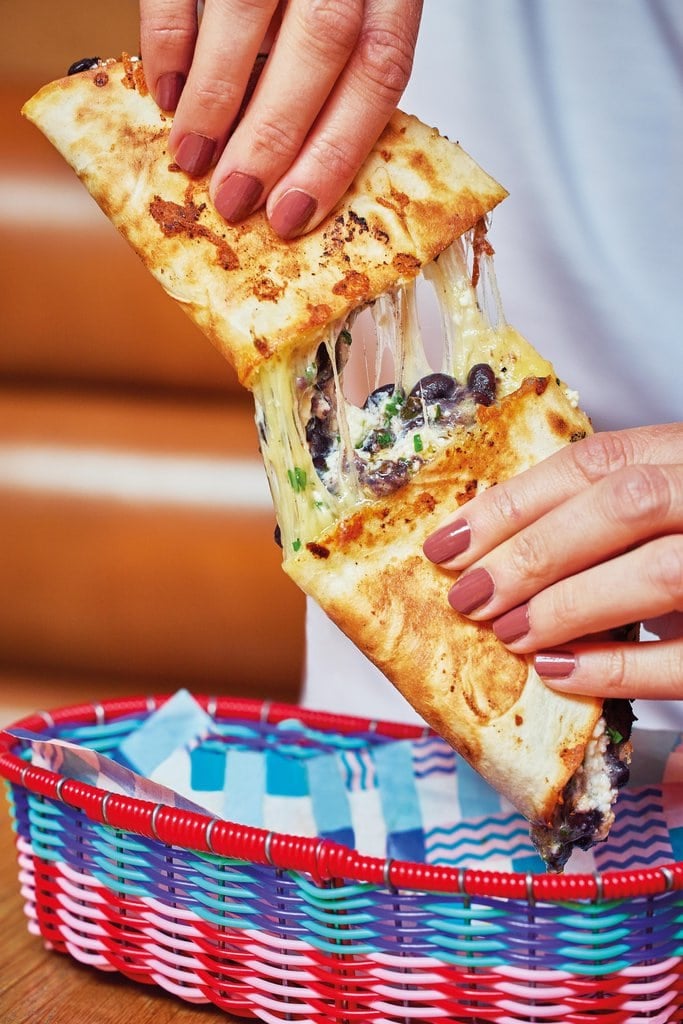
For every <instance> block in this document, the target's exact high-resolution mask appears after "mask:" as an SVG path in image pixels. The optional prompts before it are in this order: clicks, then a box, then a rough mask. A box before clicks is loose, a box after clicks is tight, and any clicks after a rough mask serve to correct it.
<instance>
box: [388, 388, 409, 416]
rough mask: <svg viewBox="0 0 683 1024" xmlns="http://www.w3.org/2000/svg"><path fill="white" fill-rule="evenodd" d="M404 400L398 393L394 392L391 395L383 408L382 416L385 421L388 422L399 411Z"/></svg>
mask: <svg viewBox="0 0 683 1024" xmlns="http://www.w3.org/2000/svg"><path fill="white" fill-rule="evenodd" d="M404 402H405V398H404V397H403V395H402V394H401V392H400V391H394V393H393V395H392V396H391V398H390V399H389V401H388V402H387V404H386V405H385V406H384V415H385V417H386V419H387V420H390V419H391V418H392V416H395V415H396V414H397V412H398V410H399V406H401V405H403V403H404Z"/></svg>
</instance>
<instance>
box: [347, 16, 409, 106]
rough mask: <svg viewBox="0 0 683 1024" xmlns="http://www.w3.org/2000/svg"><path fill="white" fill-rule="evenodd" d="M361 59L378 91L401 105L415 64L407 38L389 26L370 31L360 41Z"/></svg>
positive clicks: (363, 69) (368, 77) (364, 72)
mask: <svg viewBox="0 0 683 1024" xmlns="http://www.w3.org/2000/svg"><path fill="white" fill-rule="evenodd" d="M358 59H359V62H360V68H361V73H362V75H363V77H364V78H365V79H366V80H368V81H369V82H371V83H372V85H373V88H374V90H375V91H376V92H378V93H379V94H380V95H381V96H383V97H384V98H385V99H387V100H388V101H390V102H392V103H395V102H398V100H399V99H400V97H401V94H402V93H403V90H404V89H405V87H406V85H407V84H408V79H409V78H410V72H411V70H412V65H413V52H412V46H411V45H410V41H409V39H408V38H407V36H406V35H404V34H403V33H402V32H400V31H398V30H397V29H396V30H394V29H391V28H387V27H385V28H372V29H366V30H365V31H363V32H362V33H361V35H360V37H359V40H358Z"/></svg>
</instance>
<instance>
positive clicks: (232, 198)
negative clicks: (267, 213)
mask: <svg viewBox="0 0 683 1024" xmlns="http://www.w3.org/2000/svg"><path fill="white" fill-rule="evenodd" d="M262 192H263V184H262V182H260V181H259V180H258V178H254V177H253V175H251V174H242V172H241V171H233V173H232V174H229V175H228V177H227V178H226V179H225V181H224V182H223V184H222V185H221V186H220V188H219V189H218V190H217V192H216V197H215V199H214V204H215V206H216V209H217V210H218V212H219V213H220V215H221V217H223V218H224V220H227V221H228V223H229V224H236V223H237V222H238V221H240V220H244V218H245V217H248V216H249V214H250V213H251V212H252V211H253V210H254V209H255V208H256V205H257V203H258V201H259V199H260V198H261V193H262Z"/></svg>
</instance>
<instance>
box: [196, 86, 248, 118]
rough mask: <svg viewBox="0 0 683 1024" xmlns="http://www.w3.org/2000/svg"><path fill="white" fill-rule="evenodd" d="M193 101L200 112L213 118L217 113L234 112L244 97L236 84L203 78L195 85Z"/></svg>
mask: <svg viewBox="0 0 683 1024" xmlns="http://www.w3.org/2000/svg"><path fill="white" fill-rule="evenodd" d="M192 99H193V102H194V105H195V106H196V107H197V108H198V109H199V110H201V111H203V112H205V113H207V114H210V115H211V116H213V115H215V114H216V112H217V111H224V110H228V111H230V110H234V109H235V108H236V107H238V106H239V104H240V102H241V99H242V97H241V96H240V94H239V91H238V89H237V87H236V86H235V84H234V83H231V82H224V81H219V80H218V79H211V78H205V79H204V78H203V79H201V80H200V81H199V82H196V83H195V84H194V87H193V89H192Z"/></svg>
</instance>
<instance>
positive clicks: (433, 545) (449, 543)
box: [422, 519, 471, 562]
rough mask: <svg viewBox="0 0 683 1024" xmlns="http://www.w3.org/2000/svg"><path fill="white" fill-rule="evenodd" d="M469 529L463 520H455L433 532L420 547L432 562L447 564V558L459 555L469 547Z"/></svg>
mask: <svg viewBox="0 0 683 1024" xmlns="http://www.w3.org/2000/svg"><path fill="white" fill-rule="evenodd" d="M470 537H471V534H470V527H469V523H468V522H467V520H465V519H456V520H455V522H453V523H449V524H448V526H441V527H439V529H438V530H435V531H434V533H433V534H431V536H430V537H427V540H426V541H425V542H424V544H423V546H422V550H423V551H424V553H425V555H426V556H427V558H429V560H430V561H432V562H447V561H448V559H449V558H455V556H456V555H461V554H462V553H463V551H466V550H467V548H468V547H469V546H470Z"/></svg>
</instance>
